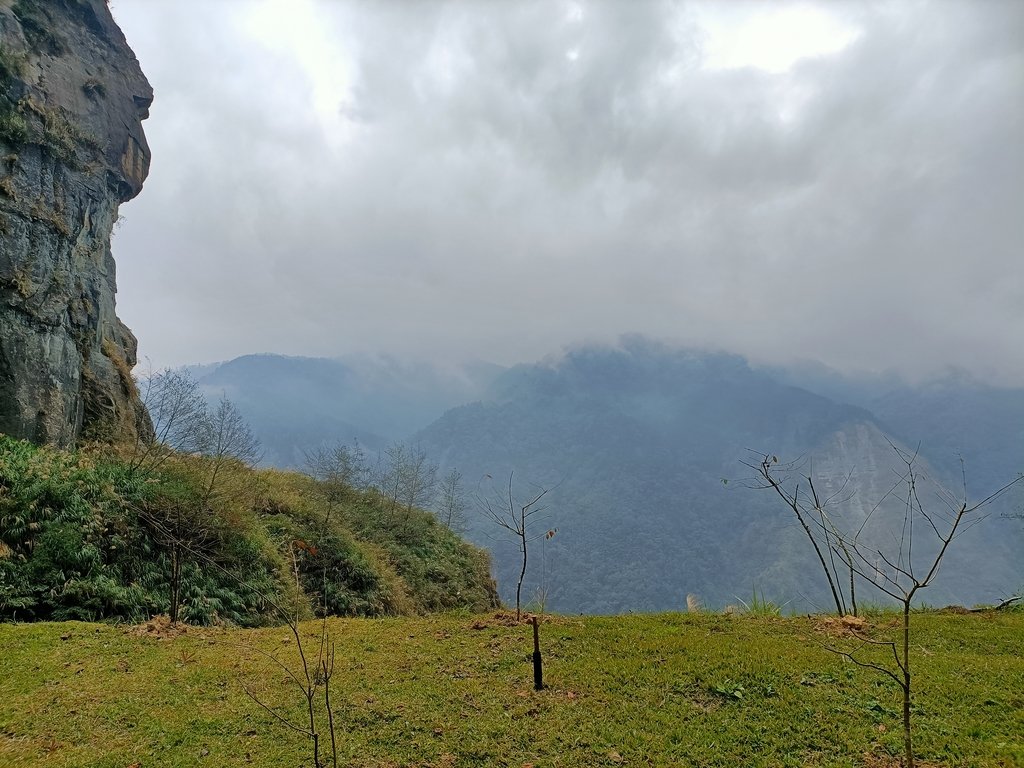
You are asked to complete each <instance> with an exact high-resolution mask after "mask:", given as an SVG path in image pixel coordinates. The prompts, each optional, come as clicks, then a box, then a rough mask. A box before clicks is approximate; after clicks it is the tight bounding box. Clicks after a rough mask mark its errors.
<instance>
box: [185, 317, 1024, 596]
mask: <svg viewBox="0 0 1024 768" xmlns="http://www.w3.org/2000/svg"><path fill="white" fill-rule="evenodd" d="M798 381H806V383H807V386H806V387H801V386H796V385H795V383H796V382H798ZM201 384H202V386H203V388H204V390H206V391H207V392H208V393H209V394H214V393H216V394H219V392H220V391H224V392H225V393H226V394H227V395H228V396H229V397H231V398H232V399H234V400H236V402H237V403H238V404H239V405H240V407H241V408H242V410H243V411H244V412H245V413H246V415H247V416H248V417H249V418H250V419H251V420H252V423H253V426H254V428H255V430H256V432H257V434H258V435H259V436H260V438H261V439H262V440H263V442H264V444H265V446H266V447H267V461H268V463H278V464H282V465H298V464H301V461H302V449H303V448H306V447H310V446H311V445H315V444H318V443H322V442H325V441H326V442H351V441H352V439H353V438H356V439H358V440H359V441H360V442H361V443H362V444H363V445H364V446H365V447H367V448H369V449H370V451H371V452H372V451H374V450H375V449H377V448H380V447H381V446H383V445H384V443H386V442H387V441H390V440H406V441H408V442H412V443H416V444H418V445H419V446H421V447H422V448H423V449H424V450H426V451H427V453H428V454H429V455H430V456H431V457H432V458H433V460H434V461H436V462H437V463H438V464H439V465H440V467H441V468H442V471H443V470H445V469H447V468H451V467H455V468H457V469H458V470H459V471H461V472H462V475H463V483H464V485H465V489H466V491H467V496H468V497H469V499H470V505H469V507H470V509H469V514H468V521H467V522H468V530H467V536H468V537H469V538H470V539H471V540H472V541H474V542H476V543H480V544H483V545H485V546H487V547H489V548H490V549H491V550H492V552H493V553H494V563H495V565H494V567H495V573H496V576H497V578H498V581H499V587H500V589H501V591H502V594H503V596H504V597H505V599H506V600H508V599H510V598H511V596H512V591H513V590H514V587H515V581H516V578H517V577H518V569H519V565H520V561H519V554H518V552H517V550H516V546H515V543H514V542H513V540H512V539H510V538H508V537H506V536H504V535H503V534H504V533H506V532H504V531H501V530H500V529H498V528H497V527H496V526H495V525H494V524H493V523H492V522H489V521H488V520H487V519H486V517H485V516H484V515H483V514H482V512H481V507H482V505H483V502H485V501H487V500H490V501H491V502H492V503H501V501H502V497H503V495H507V484H508V481H509V476H510V475H514V477H513V493H514V495H515V496H516V497H517V498H518V497H520V496H523V497H525V496H528V495H529V494H530V493H531V491H537V490H538V489H542V488H543V489H550V492H549V493H548V495H547V496H546V497H545V499H544V502H545V503H546V504H547V505H548V508H547V510H546V511H545V512H544V513H543V514H541V515H539V516H538V517H537V518H536V521H535V525H536V528H535V530H536V532H537V533H543V532H544V531H546V530H548V529H557V533H556V534H555V536H554V537H553V538H551V539H550V540H545V539H542V540H538V541H536V542H534V544H533V547H532V549H531V558H532V559H531V561H530V569H529V573H528V577H527V582H526V588H525V590H524V594H525V596H527V597H529V598H536V597H543V598H544V599H545V601H546V607H548V608H549V609H554V610H559V611H565V612H576V611H582V612H591V613H594V612H600V613H605V612H616V611H626V610H664V609H675V608H679V607H681V606H682V605H684V604H685V598H686V594H687V593H691V592H692V593H696V594H698V595H700V597H701V598H702V599H703V600H705V601H706V602H707V603H708V604H709V605H714V606H721V605H725V604H728V603H735V602H737V600H747V601H749V600H750V598H751V596H752V594H753V592H754V591H755V590H756V591H757V592H758V594H760V595H762V596H765V597H768V598H770V599H773V600H775V601H776V602H779V603H780V604H786V605H788V606H789V608H790V609H792V610H805V609H811V608H825V609H827V608H828V603H829V596H828V591H827V588H826V585H825V582H824V581H823V579H822V577H821V575H820V573H819V572H818V570H817V568H816V564H815V561H814V559H813V553H812V551H811V550H810V548H809V545H808V543H807V541H806V539H805V538H804V534H803V532H802V531H801V529H800V528H799V527H798V526H797V525H796V522H795V520H794V518H793V516H792V512H790V511H789V510H788V509H787V508H786V507H785V506H783V505H782V503H781V502H780V501H779V499H778V498H777V497H775V496H774V495H772V494H770V493H769V492H764V491H755V490H751V489H749V488H747V487H745V483H744V479H745V478H747V477H749V476H750V475H751V472H750V470H749V469H747V468H746V467H744V466H743V465H742V464H741V462H742V461H743V460H750V459H752V458H756V452H764V453H768V454H775V455H778V456H779V457H780V459H797V458H800V459H802V462H803V463H802V465H801V468H800V473H801V474H803V475H812V476H813V477H814V478H815V482H816V484H817V485H818V487H819V488H820V489H821V491H822V492H823V493H825V494H827V495H831V494H833V493H840V496H841V497H842V500H843V502H844V503H843V504H842V505H841V507H840V508H838V509H837V512H838V514H840V515H841V516H843V520H844V521H845V522H848V523H849V525H851V526H855V525H859V523H860V522H861V521H863V520H864V519H865V518H866V517H867V516H868V515H869V514H873V515H874V518H873V521H872V526H873V527H872V531H873V533H872V535H873V536H874V539H872V541H876V542H877V543H878V545H879V546H884V545H885V544H886V543H888V542H889V540H890V539H888V538H887V537H890V536H891V533H892V530H895V528H898V526H899V523H900V521H901V519H902V518H901V514H902V507H901V502H900V500H899V499H898V498H896V497H890V498H888V499H886V501H885V502H884V503H883V504H882V505H881V506H880V507H879V509H878V510H877V511H874V512H873V511H872V510H874V508H875V505H876V503H877V502H879V500H881V499H883V498H885V497H886V493H887V492H888V491H889V489H891V487H892V485H893V480H894V478H895V477H896V476H897V474H896V473H897V472H898V471H899V470H900V468H901V467H900V465H901V461H900V459H899V457H898V456H897V455H896V453H895V452H894V450H893V448H892V445H890V443H893V444H896V445H897V446H903V447H905V448H907V449H909V450H916V449H919V450H920V458H919V465H918V466H919V469H920V470H921V472H922V475H923V477H924V479H925V480H926V483H927V486H928V488H927V489H926V490H925V492H926V493H927V494H928V498H927V503H929V504H932V505H939V504H941V503H943V502H941V501H940V499H939V498H938V496H937V495H936V494H938V493H941V492H942V490H941V489H952V490H953V491H954V492H956V493H959V492H960V491H961V486H962V482H961V469H960V462H959V455H962V456H963V458H964V461H965V466H966V469H967V479H968V490H969V497H970V499H971V500H974V501H977V500H979V499H980V498H981V497H982V494H985V493H988V492H990V491H992V490H994V489H995V488H996V487H998V486H999V485H1002V484H1003V483H1005V482H1007V481H1009V480H1011V479H1013V478H1014V477H1016V475H1017V473H1018V472H1020V471H1022V470H1024V432H1022V427H1021V425H1022V424H1024V391H1021V390H1011V389H993V388H991V387H987V386H984V385H981V384H978V383H977V382H974V381H973V380H970V379H968V378H965V377H963V376H960V377H956V376H952V377H947V378H946V379H943V380H942V381H938V382H932V383H929V384H925V385H919V386H911V385H908V384H906V383H903V382H900V381H899V380H895V379H887V378H876V379H861V380H858V379H852V378H844V377H841V376H839V375H838V374H834V373H832V372H829V371H827V370H826V369H818V370H811V371H809V372H808V371H806V370H799V369H793V370H788V371H786V370H777V369H765V368H757V367H754V366H751V365H750V364H749V363H748V362H747V361H746V360H745V359H744V358H742V357H739V356H736V355H731V354H726V353H720V352H707V351H699V350H692V349H684V348H678V347H672V346H668V345H665V344H662V343H659V342H655V341H651V340H649V339H646V338H643V337H626V338H624V339H623V340H622V341H621V342H620V343H619V345H617V346H580V347H575V348H571V349H569V350H567V351H566V352H565V353H564V354H563V355H561V356H558V357H552V358H549V359H546V360H544V361H541V362H538V363H536V364H529V365H519V366H515V367H513V368H509V369H500V368H498V367H497V366H478V367H476V368H472V369H467V370H464V371H459V372H457V373H451V372H447V373H446V372H443V371H438V370H436V369H432V368H431V367H429V366H422V365H421V366H403V365H401V364H398V363H395V362H393V361H387V362H385V363H383V364H382V363H380V362H376V363H373V364H366V363H364V364H363V365H362V366H361V367H360V365H357V364H354V363H352V362H349V361H337V360H323V359H312V358H287V357H280V356H268V355H255V356H248V357H244V358H239V359H237V360H234V361H231V362H229V363H225V364H223V365H221V366H219V367H218V368H216V370H214V371H212V372H209V373H207V374H206V375H204V376H203V377H202V378H201ZM836 393H839V394H842V395H843V398H838V397H830V396H829V395H835V394H836ZM843 399H846V400H848V401H849V402H843V401H842V400H843ZM751 451H754V452H755V453H751ZM505 503H507V498H506V499H505ZM1020 503H1021V498H1020V494H1019V492H1018V493H1016V495H1010V496H1008V497H1007V498H1006V499H1004V500H1002V506H997V507H993V508H992V509H991V510H990V511H991V512H992V514H990V516H989V518H988V519H986V520H985V521H984V522H983V524H981V525H978V526H977V527H975V528H973V529H972V530H970V531H969V532H967V533H966V534H965V535H964V536H963V537H962V538H958V540H957V541H956V542H955V546H954V547H953V548H952V550H951V553H950V556H949V557H948V558H947V562H946V563H945V564H944V566H943V573H942V575H941V577H940V578H939V580H938V582H937V583H936V585H935V587H934V588H932V589H931V590H930V591H929V593H928V594H927V595H925V599H926V600H928V601H929V602H942V603H946V602H958V603H965V604H971V603H974V602H978V601H983V600H993V599H997V598H999V597H1001V596H1003V595H1005V594H1007V593H1009V592H1010V591H1012V590H1013V589H1015V588H1017V587H1018V586H1019V585H1020V582H1021V581H1024V571H1022V569H1021V566H1020V561H1021V558H1020V554H1021V552H1024V537H1022V533H1024V532H1022V530H1021V529H1022V526H1021V525H1020V523H1019V521H1016V520H1005V519H1002V518H1001V517H1000V514H1001V513H1003V512H1006V511H1013V510H1014V509H1016V507H1017V506H1019V505H1020ZM923 549H926V547H924V548H923ZM861 597H862V599H878V595H877V594H871V593H870V591H869V590H867V589H866V588H865V589H864V592H863V594H862V595H861Z"/></svg>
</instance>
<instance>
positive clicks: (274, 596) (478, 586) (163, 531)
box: [0, 435, 495, 626]
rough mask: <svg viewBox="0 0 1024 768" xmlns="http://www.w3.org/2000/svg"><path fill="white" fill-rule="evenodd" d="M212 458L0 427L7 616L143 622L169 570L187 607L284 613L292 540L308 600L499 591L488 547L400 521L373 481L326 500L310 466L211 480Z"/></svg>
mask: <svg viewBox="0 0 1024 768" xmlns="http://www.w3.org/2000/svg"><path fill="white" fill-rule="evenodd" d="M211 461H212V460H211V459H210V458H205V457H201V456H191V455H185V454H175V455H172V456H171V457H170V458H168V459H167V460H166V461H164V462H163V463H162V464H161V466H160V467H159V468H157V469H149V470H146V471H141V470H140V469H139V468H138V467H133V465H132V463H131V461H130V460H129V459H128V458H125V457H119V456H117V455H116V454H113V453H111V452H110V449H109V448H108V449H105V450H103V451H100V450H98V449H97V450H83V451H79V452H77V453H68V452H62V451H57V450H53V449H48V448H42V447H37V446H34V445H31V444H30V443H27V442H24V441H19V440H14V439H11V438H8V437H5V436H2V435H0V620H21V621H33V620H35V621H39V620H56V621H62V620H68V619H78V620H85V621H109V620H120V621H129V622H137V621H141V620H144V619H146V618H149V617H151V616H153V615H156V614H159V613H165V612H167V611H168V610H169V607H170V598H171V589H172V585H176V586H177V588H178V589H179V591H180V601H181V617H182V618H183V619H185V620H186V621H188V622H190V623H195V624H211V623H218V622H229V623H232V624H238V625H242V626H253V625H260V624H267V623H276V622H277V621H278V618H277V617H278V615H279V613H278V610H277V609H278V608H279V607H280V605H281V602H282V601H283V600H285V599H286V598H284V597H282V596H283V595H286V594H291V591H290V590H287V589H284V584H285V583H286V580H288V579H289V578H290V568H291V553H292V552H293V551H296V552H298V556H297V558H296V560H297V562H298V564H299V570H300V577H301V582H302V583H301V586H302V589H303V592H304V601H305V602H308V604H309V608H308V609H304V610H307V611H308V610H312V609H313V608H314V607H317V606H320V605H321V604H323V605H325V606H326V609H327V612H328V613H331V614H340V615H348V616H380V615H397V614H411V613H422V612H427V611H434V610H447V609H454V608H469V609H473V610H482V609H486V608H489V607H490V606H492V605H493V604H494V600H495V595H494V588H493V584H492V582H491V579H490V566H489V560H488V558H487V556H486V554H485V553H483V552H482V551H480V550H478V549H476V548H474V547H471V546H470V545H468V544H466V543H465V542H463V541H461V540H460V539H458V538H457V537H456V536H454V535H453V534H451V533H450V532H449V531H448V530H447V529H446V528H444V526H442V525H440V524H438V523H437V522H436V521H435V520H434V518H433V517H432V516H431V515H430V514H428V513H426V512H422V511H419V510H413V511H412V512H411V513H410V514H409V515H407V516H405V517H403V519H402V520H401V521H400V524H398V523H397V522H393V521H392V520H391V519H390V517H389V516H388V515H386V514H385V513H384V505H383V503H382V502H381V500H380V498H379V497H378V496H377V495H376V494H374V493H373V492H365V493H364V492H358V491H352V492H351V493H349V494H346V496H345V498H344V499H343V500H338V499H330V500H329V499H328V497H327V496H326V495H325V494H324V493H323V491H322V488H321V485H320V484H319V483H317V482H316V481H314V480H312V479H310V478H308V477H305V476H303V475H299V474H295V473H285V472H278V471H273V470H252V469H248V468H246V467H244V466H242V465H241V464H239V463H237V462H230V463H227V464H226V465H224V466H220V467H218V473H219V474H218V477H217V481H216V486H215V487H214V488H211V485H210V483H209V479H210V463H211ZM295 542H301V545H302V546H301V548H299V549H296V548H295V546H294V545H295ZM175 561H176V562H177V568H178V571H177V573H178V578H177V579H175V578H174V575H175V566H176V562H175ZM290 608H291V607H290V606H289V609H290Z"/></svg>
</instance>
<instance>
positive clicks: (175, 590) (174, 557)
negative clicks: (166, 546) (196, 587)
mask: <svg viewBox="0 0 1024 768" xmlns="http://www.w3.org/2000/svg"><path fill="white" fill-rule="evenodd" d="M180 549H181V545H180V544H178V542H177V541H173V542H171V611H170V613H171V624H172V625H174V624H177V623H178V605H179V604H180V603H181V551H180Z"/></svg>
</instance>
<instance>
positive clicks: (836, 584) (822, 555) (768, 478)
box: [741, 453, 857, 617]
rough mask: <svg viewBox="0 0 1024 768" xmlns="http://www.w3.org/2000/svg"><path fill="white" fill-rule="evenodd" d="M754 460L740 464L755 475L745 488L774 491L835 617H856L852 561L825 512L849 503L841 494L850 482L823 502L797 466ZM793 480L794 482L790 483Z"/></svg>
mask: <svg viewBox="0 0 1024 768" xmlns="http://www.w3.org/2000/svg"><path fill="white" fill-rule="evenodd" d="M754 456H755V458H756V460H751V461H743V462H741V463H742V464H743V465H744V466H745V467H749V468H750V469H752V470H754V472H755V476H754V477H753V478H752V479H750V480H747V481H746V485H747V487H748V488H754V489H757V490H771V491H774V492H775V493H776V494H777V495H778V497H779V498H780V499H782V501H783V502H785V504H786V506H787V507H789V509H790V510H792V512H793V514H794V515H795V516H796V519H797V521H798V522H799V523H800V527H801V528H802V529H803V532H804V534H805V535H806V536H807V539H808V541H810V543H811V547H812V548H813V549H814V554H815V556H816V557H817V559H818V562H819V563H820V564H821V570H822V573H824V575H825V579H826V581H828V587H829V590H831V592H832V599H833V600H834V601H835V606H836V613H837V614H838V615H839V616H840V617H842V616H845V615H847V614H848V613H852V614H853V615H854V616H856V615H857V586H856V580H855V579H854V571H853V567H852V565H853V563H852V557H851V554H850V552H849V551H848V548H847V546H846V545H845V543H844V541H843V539H842V538H841V537H840V538H837V537H836V535H835V533H834V530H835V527H834V526H833V525H832V522H831V520H832V518H831V516H830V511H829V508H830V507H833V506H835V505H837V504H840V503H842V502H843V501H848V500H849V497H848V496H844V494H845V492H846V487H847V485H848V483H849V481H850V475H847V476H846V479H845V480H844V482H843V484H842V486H841V487H840V489H839V490H838V491H836V492H835V493H834V494H832V495H830V496H828V497H824V498H823V497H821V496H820V495H819V494H818V490H817V489H816V488H815V487H814V478H813V477H812V476H811V475H810V474H808V475H800V474H799V470H801V469H802V468H803V464H802V463H801V462H799V461H789V462H782V463H780V462H779V459H778V457H777V456H774V455H772V454H768V453H764V454H754ZM794 476H795V479H792V478H793V477H794ZM801 485H802V486H803V487H802V488H801ZM837 550H838V552H839V554H838V557H839V559H840V561H841V562H842V563H843V567H844V568H845V573H844V574H843V576H844V577H846V579H848V584H849V603H847V594H846V591H845V590H844V588H843V581H844V578H841V576H840V569H839V564H838V563H837V562H836V557H837V555H836V551H837Z"/></svg>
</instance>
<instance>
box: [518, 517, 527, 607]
mask: <svg viewBox="0 0 1024 768" xmlns="http://www.w3.org/2000/svg"><path fill="white" fill-rule="evenodd" d="M521 531H522V532H521V533H520V539H522V543H523V569H522V570H521V571H519V583H517V584H516V621H519V619H520V617H521V615H522V612H521V610H520V607H519V606H520V596H521V595H522V592H523V579H525V578H526V516H525V515H523V521H522V528H521Z"/></svg>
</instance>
